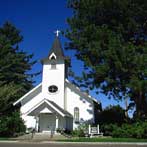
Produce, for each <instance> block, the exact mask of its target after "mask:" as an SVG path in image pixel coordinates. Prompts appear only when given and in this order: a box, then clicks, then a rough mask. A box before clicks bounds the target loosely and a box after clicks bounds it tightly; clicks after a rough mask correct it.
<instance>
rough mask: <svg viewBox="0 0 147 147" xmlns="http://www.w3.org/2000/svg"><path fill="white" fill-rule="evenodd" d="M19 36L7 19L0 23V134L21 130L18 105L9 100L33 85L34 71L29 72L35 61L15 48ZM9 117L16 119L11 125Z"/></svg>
mask: <svg viewBox="0 0 147 147" xmlns="http://www.w3.org/2000/svg"><path fill="white" fill-rule="evenodd" d="M22 39H23V38H22V36H21V35H20V31H19V30H17V29H16V27H15V26H14V25H12V24H11V23H9V22H6V23H5V24H4V25H3V26H2V27H0V121H1V122H3V123H4V122H5V123H4V124H3V125H4V126H5V127H3V125H2V123H1V125H0V134H4V135H13V133H15V132H18V130H20V131H21V129H22V131H24V126H23V121H22V119H21V118H20V115H19V109H18V108H15V107H13V103H14V102H15V101H16V100H17V99H19V98H20V97H21V96H23V95H24V94H25V93H26V92H27V91H28V90H30V89H31V88H32V87H33V85H32V84H33V80H32V77H33V76H35V75H36V74H30V72H29V70H30V69H31V67H32V65H33V64H35V62H36V61H32V60H31V59H32V57H33V55H32V54H31V55H28V54H27V53H26V52H24V51H23V50H21V49H20V48H19V43H20V42H21V41H22ZM12 117H14V118H12ZM4 120H6V121H4ZM16 120H17V121H16ZM13 121H16V123H17V122H18V124H16V125H15V127H16V128H15V129H14V124H15V122H13ZM18 128H19V129H18ZM20 128H21V129H20ZM12 130H13V131H12ZM10 131H11V133H10Z"/></svg>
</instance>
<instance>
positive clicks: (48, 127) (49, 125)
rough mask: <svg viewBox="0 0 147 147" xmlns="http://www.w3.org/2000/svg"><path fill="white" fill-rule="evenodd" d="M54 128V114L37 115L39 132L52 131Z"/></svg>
mask: <svg viewBox="0 0 147 147" xmlns="http://www.w3.org/2000/svg"><path fill="white" fill-rule="evenodd" d="M55 128H56V117H55V115H54V114H50V113H42V114H40V117H39V130H40V132H50V133H54V131H55Z"/></svg>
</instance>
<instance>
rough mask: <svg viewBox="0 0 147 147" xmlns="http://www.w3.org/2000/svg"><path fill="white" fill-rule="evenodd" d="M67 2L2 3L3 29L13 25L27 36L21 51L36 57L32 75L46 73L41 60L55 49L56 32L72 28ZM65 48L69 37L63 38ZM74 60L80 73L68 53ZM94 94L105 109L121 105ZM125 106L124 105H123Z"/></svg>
mask: <svg viewBox="0 0 147 147" xmlns="http://www.w3.org/2000/svg"><path fill="white" fill-rule="evenodd" d="M66 3H67V1H66V0H0V26H1V25H2V24H3V23H4V22H5V21H10V22H12V23H13V24H14V25H15V26H16V27H17V28H18V29H19V30H20V31H21V34H22V36H23V37H24V39H23V42H22V43H21V44H20V47H21V49H23V50H24V51H26V52H28V53H33V54H34V59H35V60H37V61H38V62H37V64H36V65H35V66H34V67H33V69H32V72H35V71H40V70H42V65H41V63H40V59H42V58H44V57H46V56H47V54H48V52H49V49H50V48H51V45H52V42H53V39H54V36H55V34H54V33H53V32H54V31H55V30H56V29H59V30H64V29H66V28H67V27H68V24H67V22H66V18H67V17H70V16H71V15H72V11H71V10H70V9H68V8H67V6H66ZM60 40H61V43H62V46H63V48H64V43H65V41H67V40H66V38H64V37H63V36H60ZM65 54H66V55H68V56H70V57H71V61H72V66H73V67H72V69H73V71H74V72H76V73H77V74H79V73H80V70H81V69H82V63H81V62H79V61H77V60H76V58H75V57H74V53H73V52H71V51H65ZM41 78H42V75H39V76H37V77H36V78H35V79H34V80H35V81H36V83H35V84H38V83H39V82H41ZM90 94H91V95H92V96H93V97H96V98H97V99H98V100H100V101H101V102H102V106H103V108H104V107H106V106H108V105H110V104H111V105H114V104H118V102H117V101H114V100H112V99H111V100H108V99H107V97H106V96H104V95H103V94H99V95H96V94H95V92H93V91H91V92H90ZM120 104H121V105H122V106H124V102H120Z"/></svg>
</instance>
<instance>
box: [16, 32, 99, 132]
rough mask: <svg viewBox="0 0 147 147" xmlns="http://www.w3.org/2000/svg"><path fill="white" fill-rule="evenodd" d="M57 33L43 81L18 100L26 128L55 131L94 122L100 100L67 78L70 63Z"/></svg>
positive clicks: (43, 61)
mask: <svg viewBox="0 0 147 147" xmlns="http://www.w3.org/2000/svg"><path fill="white" fill-rule="evenodd" d="M66 59H67V57H65V55H64V53H63V49H62V47H61V43H60V40H59V37H58V35H57V36H56V37H55V40H54V42H53V45H52V48H51V49H50V51H49V54H48V56H47V57H46V58H44V59H42V60H41V63H42V65H43V71H42V82H41V83H40V84H39V85H37V86H36V87H34V88H33V89H32V90H30V91H29V92H28V93H26V94H25V95H24V96H22V97H21V98H20V99H18V100H17V101H16V102H15V103H14V105H18V104H20V112H21V117H22V118H23V120H24V122H25V125H26V127H27V128H34V129H35V130H36V131H37V132H50V131H53V132H55V133H56V130H57V129H65V130H73V129H75V128H77V127H78V125H79V124H81V123H85V122H88V123H95V121H96V112H97V111H99V109H100V106H101V104H100V102H99V101H97V100H96V99H95V98H93V97H91V96H90V95H89V94H87V93H86V92H82V91H81V90H80V88H78V87H77V86H75V85H74V84H72V83H71V82H70V81H69V80H68V79H67V74H66V73H67V68H68V66H67V64H66V62H65V61H66Z"/></svg>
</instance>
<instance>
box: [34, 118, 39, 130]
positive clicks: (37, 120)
mask: <svg viewBox="0 0 147 147" xmlns="http://www.w3.org/2000/svg"><path fill="white" fill-rule="evenodd" d="M35 119H36V124H35V130H36V131H37V132H38V128H39V117H38V116H35Z"/></svg>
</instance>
